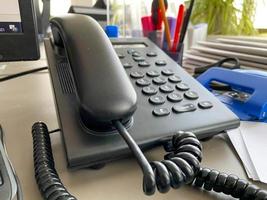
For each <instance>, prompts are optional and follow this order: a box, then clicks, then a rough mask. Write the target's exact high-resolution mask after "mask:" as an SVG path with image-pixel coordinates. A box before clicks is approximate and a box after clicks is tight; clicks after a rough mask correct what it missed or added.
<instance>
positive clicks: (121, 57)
mask: <svg viewBox="0 0 267 200" xmlns="http://www.w3.org/2000/svg"><path fill="white" fill-rule="evenodd" d="M117 55H118V57H119V59H123V58H125V56H124V55H123V54H121V53H117Z"/></svg>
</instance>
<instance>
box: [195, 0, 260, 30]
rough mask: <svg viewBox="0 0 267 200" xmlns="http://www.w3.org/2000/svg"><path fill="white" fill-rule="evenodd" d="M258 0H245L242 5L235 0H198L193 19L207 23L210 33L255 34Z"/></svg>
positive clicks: (196, 22) (196, 21)
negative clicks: (254, 22) (254, 24)
mask: <svg viewBox="0 0 267 200" xmlns="http://www.w3.org/2000/svg"><path fill="white" fill-rule="evenodd" d="M255 10H256V0H243V1H242V5H241V6H240V7H238V6H237V4H236V2H235V0H196V1H195V6H194V10H193V13H192V17H191V21H192V23H193V24H198V23H207V24H208V33H209V34H222V35H254V34H256V33H257V31H256V30H255V28H254V27H253V21H254V15H255Z"/></svg>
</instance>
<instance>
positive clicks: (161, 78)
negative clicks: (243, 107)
mask: <svg viewBox="0 0 267 200" xmlns="http://www.w3.org/2000/svg"><path fill="white" fill-rule="evenodd" d="M126 52H127V53H126V56H125V59H124V60H125V62H124V63H123V66H124V68H125V70H126V71H127V70H129V73H130V77H131V78H133V79H137V80H136V81H135V84H136V85H137V86H138V87H139V88H140V89H141V92H142V93H143V94H144V95H146V96H148V97H147V98H148V102H149V103H150V104H151V106H157V108H153V109H152V110H153V112H152V113H153V115H154V116H157V117H159V116H160V117H161V116H167V115H169V114H170V112H171V110H172V111H173V114H177V113H185V112H193V111H195V110H197V107H198V108H199V109H210V108H212V107H213V105H212V103H211V102H209V101H203V100H202V101H199V102H196V105H197V106H196V105H195V104H193V103H194V101H196V100H197V99H199V95H198V94H197V93H196V92H195V91H192V90H191V88H190V87H189V85H188V84H186V83H185V82H183V80H182V78H181V77H180V76H179V75H178V74H177V73H176V72H175V70H173V69H170V68H165V67H164V68H163V69H162V70H156V69H155V67H163V66H166V65H167V61H165V60H164V59H161V58H160V57H159V55H158V54H157V53H156V52H154V51H148V52H145V53H144V54H143V53H142V52H141V51H140V52H139V51H136V50H134V49H128V50H126ZM127 54H128V55H127ZM118 56H119V57H120V58H121V59H122V58H124V53H123V52H121V53H118ZM145 57H146V58H145ZM127 58H129V60H127ZM126 60H127V61H126ZM131 60H134V61H136V62H132V61H131ZM138 67H139V69H140V71H132V69H138ZM190 102H193V103H190ZM163 104H165V105H168V106H166V107H164V108H162V107H160V108H158V106H160V105H163Z"/></svg>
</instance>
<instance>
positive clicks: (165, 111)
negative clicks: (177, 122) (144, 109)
mask: <svg viewBox="0 0 267 200" xmlns="http://www.w3.org/2000/svg"><path fill="white" fill-rule="evenodd" d="M153 114H154V115H155V116H157V117H162V116H166V115H169V114H170V110H169V109H168V108H156V109H154V110H153Z"/></svg>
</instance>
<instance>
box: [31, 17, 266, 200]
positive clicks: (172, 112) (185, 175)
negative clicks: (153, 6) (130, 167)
mask: <svg viewBox="0 0 267 200" xmlns="http://www.w3.org/2000/svg"><path fill="white" fill-rule="evenodd" d="M51 28H52V33H53V39H47V40H46V41H45V47H46V53H47V58H48V63H49V69H50V74H51V80H52V85H53V88H54V94H55V101H56V105H57V108H58V118H59V121H60V124H61V129H62V136H63V141H64V145H65V150H66V155H67V163H68V167H70V168H72V169H78V168H85V167H92V168H96V167H101V166H103V164H106V163H108V162H111V161H114V160H117V159H121V158H124V157H126V156H129V155H131V153H132V154H133V155H134V156H135V157H136V159H137V161H138V163H139V165H140V167H141V169H142V171H143V174H144V177H143V178H144V179H143V190H144V192H145V193H146V194H147V195H151V194H153V193H154V192H155V190H156V188H157V189H158V191H159V192H162V193H164V192H167V191H168V190H169V189H170V187H172V188H178V187H180V186H181V185H183V184H189V183H193V184H194V185H196V186H199V187H202V186H204V188H205V189H207V190H211V189H213V190H215V191H217V192H224V193H226V194H231V195H232V196H234V197H251V195H254V196H256V194H257V195H261V196H262V195H263V194H264V195H265V194H266V193H265V192H263V191H262V190H260V189H258V188H256V187H255V186H253V185H250V184H248V183H247V182H245V181H243V180H240V179H238V178H237V177H235V176H232V175H229V176H228V175H226V174H224V173H219V172H217V171H215V170H209V169H202V168H200V161H201V158H202V154H201V144H200V142H199V141H198V139H197V138H199V139H202V138H206V137H211V136H213V135H214V134H217V133H220V132H221V131H223V130H227V129H231V128H236V127H238V125H239V120H238V118H237V117H236V116H235V115H234V114H233V113H232V112H230V111H229V110H228V109H227V108H226V107H225V106H224V105H223V104H222V103H220V102H219V101H218V100H217V99H216V98H215V97H213V96H212V94H210V93H209V92H208V91H207V90H206V89H204V88H203V87H202V86H201V85H200V84H199V83H198V82H197V81H196V80H194V79H193V78H192V77H191V76H190V75H188V74H187V73H186V72H185V71H184V70H183V69H182V68H181V67H180V66H178V65H177V64H176V63H175V62H174V61H173V60H172V59H171V58H169V57H168V56H167V55H166V54H165V53H164V52H163V51H161V50H160V49H159V48H158V47H157V46H156V45H155V44H153V43H152V42H150V41H149V40H148V39H142V38H140V39H113V40H111V41H110V40H109V38H108V37H107V36H106V35H105V33H104V31H103V30H102V28H101V27H100V26H99V25H98V23H97V22H96V21H95V20H93V19H92V18H90V17H88V16H83V15H74V14H69V15H66V16H63V17H55V18H53V19H52V20H51ZM179 130H182V131H179ZM189 131H192V132H193V133H194V134H193V133H191V132H189ZM32 133H33V139H34V164H35V175H36V180H37V183H38V185H39V188H40V191H41V193H42V195H43V197H44V199H49V200H50V199H61V198H59V197H62V199H75V198H74V197H73V196H72V195H71V194H69V193H68V192H67V191H66V189H65V188H64V186H63V185H62V183H61V182H60V179H59V177H58V175H57V173H56V170H55V168H54V161H53V157H52V151H51V144H50V138H49V135H48V128H47V127H46V125H45V124H44V123H36V124H34V126H33V129H32ZM135 141H136V142H135ZM137 144H138V145H137ZM157 145H164V147H165V150H166V151H168V152H169V153H168V154H167V155H166V156H165V159H164V160H163V161H161V162H150V163H149V162H148V161H147V160H146V158H145V156H144V155H143V153H142V151H141V150H140V149H142V150H147V149H150V148H152V147H155V146H157ZM63 197H64V198H63ZM265 198H266V195H265ZM244 199H249V198H244Z"/></svg>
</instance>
